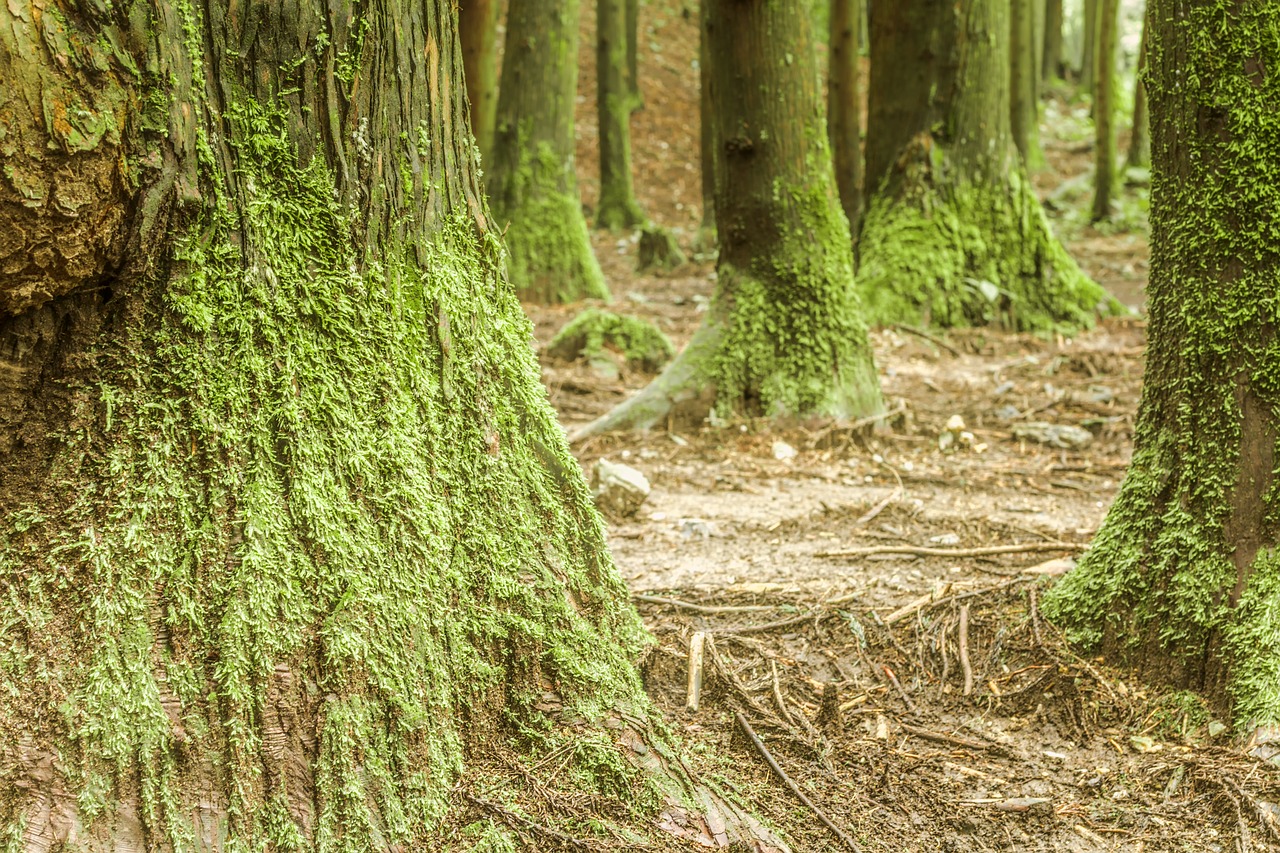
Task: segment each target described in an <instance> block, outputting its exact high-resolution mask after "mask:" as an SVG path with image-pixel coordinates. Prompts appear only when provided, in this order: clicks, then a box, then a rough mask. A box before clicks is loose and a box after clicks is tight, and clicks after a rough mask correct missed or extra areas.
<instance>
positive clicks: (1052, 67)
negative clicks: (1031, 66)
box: [1040, 0, 1063, 83]
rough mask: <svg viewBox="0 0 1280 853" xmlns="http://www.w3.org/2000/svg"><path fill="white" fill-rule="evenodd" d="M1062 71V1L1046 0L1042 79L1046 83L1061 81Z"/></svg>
mask: <svg viewBox="0 0 1280 853" xmlns="http://www.w3.org/2000/svg"><path fill="white" fill-rule="evenodd" d="M1062 70H1063V69H1062V0H1045V8H1044V52H1043V54H1042V63H1041V67H1040V78H1041V79H1042V80H1044V82H1046V83H1048V82H1051V81H1053V80H1059V79H1061V78H1062V76H1063V73H1062Z"/></svg>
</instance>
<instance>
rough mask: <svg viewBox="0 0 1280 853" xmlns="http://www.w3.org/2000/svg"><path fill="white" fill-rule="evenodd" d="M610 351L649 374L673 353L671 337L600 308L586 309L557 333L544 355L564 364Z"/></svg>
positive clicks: (669, 358) (674, 351)
mask: <svg viewBox="0 0 1280 853" xmlns="http://www.w3.org/2000/svg"><path fill="white" fill-rule="evenodd" d="M608 350H612V351H614V352H617V353H620V354H621V355H622V357H623V358H625V359H626V362H627V365H628V366H634V367H638V368H640V369H641V370H645V371H648V372H651V373H654V372H657V371H658V370H661V369H662V367H663V365H665V364H666V363H667V362H668V361H670V360H671V359H672V358H673V357H674V356H675V353H676V349H675V347H674V346H673V345H672V343H671V340H670V338H668V337H667V336H666V335H664V334H663V333H662V331H661V330H659V329H658V327H657V326H654V325H653V324H652V323H649V322H646V321H644V320H641V319H639V318H638V317H624V316H622V315H620V314H614V313H613V312H611V311H602V310H600V309H599V308H588V309H587V310H585V311H583V312H582V313H580V314H579V315H578V316H577V317H574V318H573V320H571V321H570V322H569V323H568V325H566V326H565V327H564V328H563V329H561V330H560V331H559V332H557V333H556V336H555V337H554V338H552V339H551V343H550V344H548V345H547V352H549V353H550V354H551V355H553V356H555V357H556V358H562V359H564V360H565V361H574V360H577V359H580V358H583V359H588V360H590V359H593V358H596V357H598V356H601V355H604V354H605V353H606V351H608Z"/></svg>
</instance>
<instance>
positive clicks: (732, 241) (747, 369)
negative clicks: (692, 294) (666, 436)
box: [578, 0, 882, 437]
mask: <svg viewBox="0 0 1280 853" xmlns="http://www.w3.org/2000/svg"><path fill="white" fill-rule="evenodd" d="M703 20H704V26H705V32H704V34H703V35H704V37H705V38H706V39H707V44H708V54H709V58H710V72H711V77H712V81H713V84H712V85H713V91H714V93H715V98H714V107H715V109H714V122H715V128H714V133H715V139H717V140H718V141H719V145H720V150H719V151H718V152H717V154H718V156H717V158H716V170H717V174H716V180H715V191H716V223H717V225H718V227H719V238H720V256H719V261H718V263H717V265H716V272H717V279H716V288H715V292H714V293H713V294H712V299H711V307H710V310H709V311H708V314H707V318H706V320H705V321H704V322H703V324H702V326H701V327H700V328H699V329H698V331H697V332H696V333H695V334H694V336H693V339H692V340H691V341H690V342H689V344H688V345H687V346H686V347H685V349H684V350H683V351H682V352H681V353H680V355H679V356H677V357H676V360H675V361H673V362H672V363H671V364H670V365H668V366H667V368H666V370H665V371H663V373H662V374H661V375H660V376H659V377H658V378H657V379H655V380H654V381H653V382H652V383H650V385H648V386H647V387H646V388H645V389H643V390H642V391H640V392H639V393H638V394H637V395H636V396H635V397H632V398H631V399H630V400H628V401H627V402H625V403H623V404H622V405H621V406H618V407H617V408H616V409H614V410H613V411H612V412H610V413H608V414H607V415H605V416H603V417H602V418H600V419H598V420H596V421H594V422H592V423H591V424H589V425H587V426H586V427H584V428H583V430H581V431H580V432H579V433H578V436H579V437H583V436H586V435H590V434H593V433H596V432H601V431H604V430H609V429H620V428H626V427H641V428H643V427H648V426H651V425H652V424H654V423H658V422H660V421H663V420H666V419H667V418H678V419H696V420H699V421H700V420H701V419H702V418H703V417H704V416H705V415H706V414H707V413H708V411H709V410H712V408H713V407H714V410H715V411H716V412H718V413H719V414H721V415H730V414H751V415H759V414H764V415H771V416H776V415H810V414H812V415H834V416H855V417H856V416H860V415H866V414H871V413H874V412H877V411H879V410H880V409H881V407H882V404H881V399H880V388H879V382H878V380H877V378H876V374H875V367H874V365H873V364H872V361H871V350H870V347H869V345H868V343H867V333H866V327H865V326H864V325H863V322H862V318H861V315H860V312H859V309H858V302H857V298H856V296H855V295H854V293H853V288H852V287H851V286H850V283H851V282H852V280H853V269H852V252H851V251H850V237H849V228H848V223H847V220H846V219H845V217H844V214H843V213H842V212H841V210H840V202H839V197H838V195H837V192H836V187H835V176H834V173H833V170H832V167H831V153H830V149H828V148H827V141H826V133H825V123H824V121H823V117H822V99H821V92H820V89H819V78H818V74H817V61H816V57H815V51H814V50H813V36H812V30H811V23H810V20H809V16H808V15H797V14H795V13H794V9H792V8H791V7H789V6H788V5H787V4H782V3H775V2H771V0H746V1H745V2H744V0H707V2H706V7H705V15H704V19H703ZM748 59H749V61H748Z"/></svg>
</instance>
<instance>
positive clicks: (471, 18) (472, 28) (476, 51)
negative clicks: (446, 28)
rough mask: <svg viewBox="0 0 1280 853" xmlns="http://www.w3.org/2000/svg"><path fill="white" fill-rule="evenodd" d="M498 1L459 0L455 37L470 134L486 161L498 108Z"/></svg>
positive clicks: (491, 142)
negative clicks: (459, 47)
mask: <svg viewBox="0 0 1280 853" xmlns="http://www.w3.org/2000/svg"><path fill="white" fill-rule="evenodd" d="M501 5H502V3H501V0H460V2H459V3H458V35H459V39H460V41H461V42H462V65H463V69H464V71H465V73H466V78H467V101H468V103H470V105H471V131H472V133H474V134H475V137H476V147H477V148H479V149H480V159H481V161H483V162H486V163H487V162H488V158H489V155H490V152H491V151H492V150H493V121H494V116H495V114H496V113H497V109H498V54H497V42H498V12H499V11H500V7H501Z"/></svg>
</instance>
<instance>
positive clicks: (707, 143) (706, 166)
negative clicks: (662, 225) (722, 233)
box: [695, 0, 719, 253]
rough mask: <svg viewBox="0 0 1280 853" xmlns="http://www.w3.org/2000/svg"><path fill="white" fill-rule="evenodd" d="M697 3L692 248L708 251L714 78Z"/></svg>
mask: <svg viewBox="0 0 1280 853" xmlns="http://www.w3.org/2000/svg"><path fill="white" fill-rule="evenodd" d="M708 2H709V0H700V2H699V4H698V15H699V24H698V145H699V148H700V149H701V156H700V157H699V160H700V166H701V170H702V175H701V177H702V224H701V225H700V226H699V227H698V236H697V239H696V241H695V249H696V251H699V252H707V253H710V252H712V251H715V247H716V151H717V150H718V149H719V145H718V144H717V142H716V129H715V91H714V86H715V81H713V80H712V79H711V59H710V56H709V54H708V52H707V11H708V10H707V3H708Z"/></svg>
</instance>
